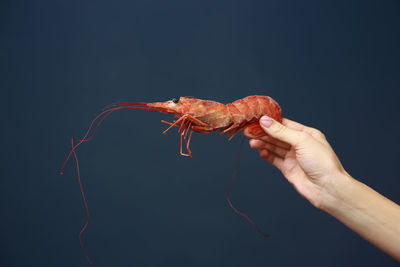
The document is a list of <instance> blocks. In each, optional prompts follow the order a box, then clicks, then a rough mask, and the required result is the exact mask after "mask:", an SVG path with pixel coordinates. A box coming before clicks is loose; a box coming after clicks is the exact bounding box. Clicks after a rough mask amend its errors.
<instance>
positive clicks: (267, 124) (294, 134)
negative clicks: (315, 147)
mask: <svg viewBox="0 0 400 267" xmlns="http://www.w3.org/2000/svg"><path fill="white" fill-rule="evenodd" d="M292 125H293V124H292ZM260 126H261V127H262V128H263V130H264V131H265V132H266V133H267V134H268V135H270V136H271V137H273V138H275V139H277V140H279V141H282V142H285V143H288V144H290V145H292V146H293V147H295V148H296V147H297V146H298V145H299V142H300V141H301V140H302V138H303V137H304V134H305V132H303V131H298V130H294V129H292V128H289V127H286V126H285V125H283V124H280V123H279V122H277V121H275V120H274V119H272V118H270V117H268V116H263V117H261V119H260Z"/></svg>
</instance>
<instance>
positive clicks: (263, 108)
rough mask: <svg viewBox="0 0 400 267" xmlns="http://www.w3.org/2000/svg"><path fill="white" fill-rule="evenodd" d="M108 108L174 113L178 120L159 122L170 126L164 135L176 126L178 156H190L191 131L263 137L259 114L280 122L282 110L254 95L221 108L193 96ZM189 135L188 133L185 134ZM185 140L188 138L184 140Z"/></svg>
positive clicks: (266, 98) (264, 98) (113, 105)
mask: <svg viewBox="0 0 400 267" xmlns="http://www.w3.org/2000/svg"><path fill="white" fill-rule="evenodd" d="M107 108H116V109H120V108H125V109H145V110H152V111H157V112H162V113H169V114H174V115H175V116H176V117H177V118H178V119H177V120H175V121H173V122H167V121H164V120H162V122H163V123H166V124H169V125H170V127H168V128H167V129H166V130H165V131H164V132H163V133H164V134H166V133H167V132H168V131H169V130H170V129H171V128H172V127H173V126H177V127H179V130H178V132H179V133H180V136H181V145H180V154H181V155H183V156H190V157H192V153H191V150H190V148H189V145H190V140H191V137H192V133H193V132H199V133H212V132H215V131H218V130H220V133H221V134H226V135H227V136H228V137H229V140H230V139H232V138H233V137H234V136H235V135H236V134H237V133H238V132H240V131H242V130H244V129H245V128H248V131H249V132H250V133H251V134H253V135H254V136H255V137H260V136H262V135H265V132H264V131H263V130H262V129H261V127H260V125H259V124H258V120H259V119H260V117H261V116H262V115H268V116H270V117H271V118H273V119H275V120H277V121H279V122H281V121H282V110H281V108H280V106H279V105H278V103H277V102H276V101H275V100H273V99H272V98H271V97H269V96H261V95H253V96H248V97H245V98H243V99H239V100H236V101H235V102H233V103H230V104H227V105H224V104H221V103H219V102H215V101H210V100H201V99H197V98H192V97H180V98H178V99H177V98H174V99H172V100H169V101H166V102H155V103H135V102H132V103H129V102H125V103H115V104H111V105H108V106H107ZM189 132H190V134H188V133H189ZM187 137H188V138H187ZM182 140H185V142H186V150H187V152H188V153H184V152H183V151H182Z"/></svg>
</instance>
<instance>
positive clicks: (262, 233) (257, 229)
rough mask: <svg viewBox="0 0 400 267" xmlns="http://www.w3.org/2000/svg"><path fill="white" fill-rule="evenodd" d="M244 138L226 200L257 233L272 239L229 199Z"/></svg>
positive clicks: (241, 145)
mask: <svg viewBox="0 0 400 267" xmlns="http://www.w3.org/2000/svg"><path fill="white" fill-rule="evenodd" d="M244 139H245V138H244V136H243V137H242V141H241V142H240V148H239V153H238V155H237V157H236V162H235V168H234V169H233V175H232V179H231V181H230V183H229V185H228V190H227V193H226V200H227V201H228V204H229V206H230V207H231V208H232V209H233V210H234V211H235V212H236V213H237V214H239V215H240V216H242V217H244V218H245V219H246V220H247V221H248V222H249V223H250V224H251V225H252V226H253V227H254V229H256V231H257V232H259V233H260V234H261V235H263V236H264V237H270V236H271V235H270V234H266V233H264V232H263V231H262V230H261V229H260V228H259V227H258V226H257V225H256V224H255V223H254V222H253V220H252V219H250V217H249V216H247V215H246V214H245V213H243V212H241V211H240V210H238V209H237V208H235V206H233V204H232V202H231V200H230V199H229V194H230V192H231V187H232V184H233V181H235V177H236V172H237V168H238V166H239V159H240V154H241V152H242V150H243V142H244Z"/></svg>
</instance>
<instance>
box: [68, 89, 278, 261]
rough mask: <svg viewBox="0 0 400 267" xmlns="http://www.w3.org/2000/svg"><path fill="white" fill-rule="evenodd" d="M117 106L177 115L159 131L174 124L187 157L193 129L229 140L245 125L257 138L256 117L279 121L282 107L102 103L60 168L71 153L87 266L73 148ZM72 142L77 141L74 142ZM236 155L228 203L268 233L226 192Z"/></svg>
mask: <svg viewBox="0 0 400 267" xmlns="http://www.w3.org/2000/svg"><path fill="white" fill-rule="evenodd" d="M121 109H139V110H149V111H156V112H162V113H168V114H174V115H175V117H176V118H177V119H176V120H174V121H172V122H167V121H163V120H162V122H163V123H166V124H169V125H170V126H169V127H168V128H167V129H166V130H165V131H164V132H163V133H164V134H166V133H167V132H168V130H170V129H171V128H172V127H174V126H176V127H178V128H179V130H178V132H179V134H180V154H181V155H183V156H190V157H192V152H191V150H190V148H189V145H190V140H191V138H192V133H193V132H199V133H212V132H215V131H220V134H226V135H227V136H228V137H229V139H232V138H233V137H234V136H235V135H236V134H237V133H238V132H240V131H243V130H244V129H246V128H247V129H248V131H249V132H250V133H251V134H252V135H254V136H256V137H261V136H263V135H265V132H264V131H263V130H262V128H261V127H260V125H259V123H258V120H259V119H260V117H261V116H263V115H268V116H269V117H271V118H273V119H275V120H276V121H279V122H282V110H281V108H280V106H279V104H278V103H277V102H276V101H275V100H273V99H272V98H271V97H269V96H261V95H252V96H247V97H245V98H242V99H239V100H236V101H235V102H232V103H230V104H226V105H224V104H221V103H219V102H215V101H210V100H201V99H197V98H193V97H180V98H178V99H176V98H174V99H172V100H169V101H165V102H152V103H147V102H120V103H114V104H110V105H108V106H106V108H105V110H104V111H103V112H101V113H100V114H99V115H98V116H97V117H95V118H94V120H93V121H92V123H91V124H90V126H89V129H88V130H87V132H86V134H85V136H84V137H83V138H82V139H76V138H72V140H71V144H72V149H71V151H70V153H69V154H68V156H67V159H66V160H65V161H64V163H63V165H62V167H61V174H62V173H63V171H64V167H65V165H66V163H67V162H68V160H69V159H70V157H71V156H72V155H73V156H74V158H75V162H76V165H77V170H78V181H79V186H80V189H81V193H82V197H83V202H84V205H85V209H86V212H87V221H86V223H85V225H84V227H83V228H82V230H81V232H80V233H79V241H80V244H81V247H82V249H83V250H84V253H85V256H86V258H87V260H88V262H89V263H90V264H91V265H94V264H93V262H92V261H91V260H90V258H89V256H88V254H87V252H86V249H85V247H84V245H83V242H82V238H81V237H82V233H83V232H84V230H85V229H86V227H87V225H88V223H89V221H90V215H89V209H88V206H87V203H86V198H85V194H84V191H83V188H82V183H81V178H80V174H79V163H78V158H77V156H76V151H75V150H76V148H77V147H78V146H79V145H81V144H82V143H83V142H87V141H89V140H90V139H91V138H92V137H93V136H94V134H95V133H96V131H97V129H98V127H99V126H100V124H101V123H102V122H103V120H104V119H105V118H106V117H107V116H108V115H110V114H111V113H112V112H114V111H117V110H121ZM96 122H97V124H96V126H94V125H95V123H96ZM93 128H94V129H93ZM92 129H93V130H92ZM89 134H90V135H89ZM183 140H184V141H185V144H186V151H187V153H184V152H183V150H182V144H183ZM75 142H77V143H76V144H75ZM239 155H240V153H239ZM239 155H238V158H237V161H236V165H235V170H234V174H233V177H232V180H231V182H230V184H229V186H228V191H227V200H228V203H229V205H230V207H231V208H232V209H233V210H234V211H235V212H236V213H237V214H239V215H241V216H243V217H245V218H246V219H247V220H248V221H249V222H250V223H251V224H252V225H253V226H254V228H255V229H256V230H257V231H258V232H260V233H261V234H263V235H265V236H268V235H267V234H264V233H263V232H262V231H261V230H260V229H259V228H258V227H257V226H256V225H255V224H254V223H253V221H252V220H251V219H250V218H249V217H248V216H247V215H246V214H244V213H242V212H240V211H239V210H237V209H236V208H235V207H234V206H233V204H232V203H231V201H230V199H229V192H230V188H231V185H232V182H233V181H234V178H235V173H236V167H237V162H238V160H239Z"/></svg>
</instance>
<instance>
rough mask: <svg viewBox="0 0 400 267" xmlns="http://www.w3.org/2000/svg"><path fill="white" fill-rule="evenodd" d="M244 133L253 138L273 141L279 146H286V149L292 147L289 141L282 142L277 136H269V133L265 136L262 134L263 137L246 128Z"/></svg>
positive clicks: (272, 142)
mask: <svg viewBox="0 0 400 267" xmlns="http://www.w3.org/2000/svg"><path fill="white" fill-rule="evenodd" d="M244 135H245V136H247V137H249V138H252V139H257V140H262V141H264V142H268V143H271V144H273V145H276V146H279V147H281V148H284V149H289V148H290V145H289V144H288V143H285V142H282V141H280V140H278V139H275V138H273V137H272V136H269V135H264V136H261V137H255V136H253V135H252V134H250V133H249V131H248V130H247V129H245V130H244Z"/></svg>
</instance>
